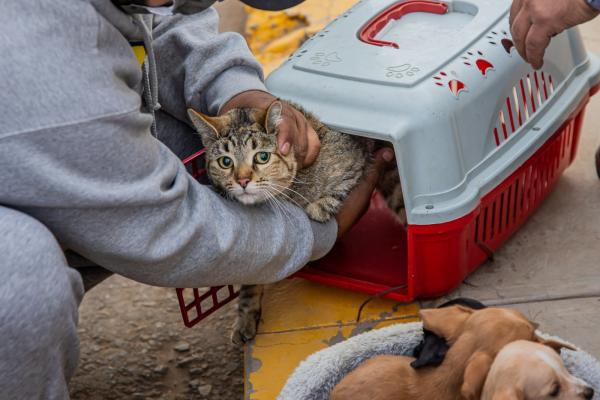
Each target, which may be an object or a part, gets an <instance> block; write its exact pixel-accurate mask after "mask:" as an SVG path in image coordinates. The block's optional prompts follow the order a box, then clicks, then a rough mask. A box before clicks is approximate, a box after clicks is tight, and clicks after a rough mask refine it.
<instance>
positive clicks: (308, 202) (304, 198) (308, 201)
mask: <svg viewBox="0 0 600 400" xmlns="http://www.w3.org/2000/svg"><path fill="white" fill-rule="evenodd" d="M270 184H271V185H275V186H278V187H281V188H283V191H282V192H281V193H282V194H283V192H285V191H286V190H289V191H290V192H292V193H295V194H297V195H298V196H300V197H301V198H302V199H303V200H304V201H306V203H307V204H310V203H311V201H310V200H309V199H307V198H306V197H305V196H303V195H301V194H300V193H298V192H297V191H295V190H294V189H291V188H289V187H286V186H283V185H279V184H277V183H274V182H270ZM288 197H289V196H288ZM296 204H297V203H296Z"/></svg>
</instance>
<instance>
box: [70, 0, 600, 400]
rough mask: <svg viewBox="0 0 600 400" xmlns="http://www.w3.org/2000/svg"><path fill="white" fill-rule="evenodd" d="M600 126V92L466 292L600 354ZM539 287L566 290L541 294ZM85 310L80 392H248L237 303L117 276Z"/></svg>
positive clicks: (596, 43)
mask: <svg viewBox="0 0 600 400" xmlns="http://www.w3.org/2000/svg"><path fill="white" fill-rule="evenodd" d="M228 3H229V4H231V3H232V1H231V0H229V1H227V2H225V3H224V5H225V6H227V7H232V8H231V10H232V11H226V12H231V13H232V14H227V15H233V13H234V12H235V13H237V14H235V15H237V16H236V17H235V18H231V19H230V20H231V21H233V22H230V23H232V24H233V25H230V26H234V27H235V26H237V27H238V29H239V27H241V26H242V24H241V23H240V18H243V13H240V11H239V10H240V9H239V6H237V5H235V4H234V5H229V4H228ZM234 22H235V23H234ZM236 24H237V25H236ZM582 34H583V37H584V39H585V43H586V45H587V47H588V50H590V51H592V52H595V53H596V54H600V21H595V22H591V23H588V24H586V25H585V26H583V27H582ZM599 132H600V96H598V97H597V98H594V99H592V101H591V102H590V105H589V107H588V112H587V118H586V120H585V123H584V130H583V137H582V140H581V143H580V145H579V154H578V156H577V159H576V161H575V163H574V164H573V165H572V166H571V167H570V168H569V169H568V170H567V172H566V173H565V175H564V177H563V178H562V179H561V180H560V182H559V183H558V185H557V187H556V189H555V190H554V192H553V193H552V194H551V195H550V196H549V197H548V198H547V200H546V201H545V202H544V203H543V205H542V206H541V208H540V209H539V210H538V211H537V212H536V213H535V214H534V215H533V216H532V217H531V219H530V220H529V221H528V222H527V223H526V224H525V225H524V226H523V228H522V229H521V230H520V231H519V232H518V233H517V234H516V235H515V236H514V237H513V238H512V239H511V240H510V241H509V242H508V243H507V244H506V245H505V246H504V247H502V248H501V249H500V251H498V253H497V254H496V260H495V262H493V263H488V264H486V265H484V266H483V267H481V268H480V269H479V270H478V271H477V272H476V273H474V274H473V275H471V276H470V277H469V278H468V279H467V281H466V283H465V284H464V285H463V286H462V287H461V288H460V289H459V291H458V292H457V293H456V294H460V295H464V296H470V297H476V298H479V299H481V300H500V301H503V302H505V303H508V304H511V306H514V307H516V308H519V309H521V310H523V311H524V312H525V313H526V314H527V315H528V316H529V317H530V318H532V319H534V320H535V321H537V322H539V323H540V328H541V329H543V330H544V331H547V332H551V333H553V334H557V335H560V336H562V337H563V338H565V339H567V340H570V341H572V342H574V343H576V344H577V345H579V346H581V347H582V348H584V349H585V350H587V351H589V352H590V353H592V354H593V355H595V356H596V357H599V358H600V341H599V340H598V334H597V332H598V331H600V318H598V311H597V310H598V308H599V306H600V268H599V260H600V245H599V243H600V223H599V222H600V181H599V180H598V178H597V177H596V175H595V170H594V163H593V157H594V151H595V149H596V147H597V146H598V145H600V135H599ZM288 284H289V283H288ZM320 290H323V291H328V290H329V289H328V288H325V287H322V288H320ZM337 290H338V289H335V291H337ZM333 291H334V290H332V292H333ZM280 296H281V295H280ZM539 296H552V297H557V296H558V297H564V298H565V299H564V300H557V301H536V300H533V298H534V297H539ZM524 297H525V298H524ZM358 304H360V303H358ZM80 311H81V322H80V328H79V331H80V336H81V349H82V357H81V362H80V368H79V370H78V372H77V374H76V376H75V377H74V379H73V381H72V383H71V394H72V398H73V399H86V400H87V399H92V400H93V399H130V398H131V399H146V398H149V399H150V398H152V399H160V398H162V399H202V398H206V399H236V398H241V397H242V393H243V384H242V374H243V367H242V351H241V349H239V348H236V347H234V346H232V345H231V344H230V343H229V339H228V335H229V329H230V324H231V322H232V319H233V308H232V307H231V306H228V307H226V308H225V309H224V310H223V311H220V312H218V313H216V314H215V315H213V316H211V317H209V318H208V319H207V320H206V322H205V323H202V324H201V325H199V326H197V327H195V328H193V329H187V328H184V327H183V324H182V323H181V320H180V317H179V313H178V309H177V304H176V299H175V294H174V291H173V290H171V289H163V288H153V287H148V286H145V285H141V284H137V283H135V282H132V281H130V280H127V279H125V278H121V277H112V278H110V279H109V280H107V281H106V282H104V283H102V284H101V285H99V286H98V287H97V288H95V289H93V290H92V291H91V292H90V293H89V294H88V295H86V297H85V299H84V301H83V304H82V306H81V309H80ZM279 323H281V321H279ZM265 367H267V366H266V365H263V368H265ZM258 397H259V396H257V397H253V398H258ZM261 398H264V399H269V398H271V397H269V396H265V397H261Z"/></svg>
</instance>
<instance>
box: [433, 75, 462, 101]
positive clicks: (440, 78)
mask: <svg viewBox="0 0 600 400" xmlns="http://www.w3.org/2000/svg"><path fill="white" fill-rule="evenodd" d="M433 79H434V83H435V84H436V85H437V86H440V87H448V89H450V93H452V94H453V95H454V97H456V98H458V96H459V95H460V94H461V92H463V91H466V90H467V86H466V85H465V84H464V83H463V82H461V81H459V80H458V79H450V78H449V77H448V74H447V73H446V72H444V71H441V72H440V73H439V74H438V75H436V76H434V77H433Z"/></svg>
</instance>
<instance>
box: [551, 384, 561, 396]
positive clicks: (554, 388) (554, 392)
mask: <svg viewBox="0 0 600 400" xmlns="http://www.w3.org/2000/svg"><path fill="white" fill-rule="evenodd" d="M559 394H560V384H559V383H555V384H554V385H553V386H552V391H551V392H550V397H558V395H559Z"/></svg>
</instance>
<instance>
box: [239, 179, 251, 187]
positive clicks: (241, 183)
mask: <svg viewBox="0 0 600 400" xmlns="http://www.w3.org/2000/svg"><path fill="white" fill-rule="evenodd" d="M249 182H250V179H248V178H240V179H238V183H239V184H240V186H241V187H242V189H246V186H248V183H249Z"/></svg>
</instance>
